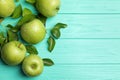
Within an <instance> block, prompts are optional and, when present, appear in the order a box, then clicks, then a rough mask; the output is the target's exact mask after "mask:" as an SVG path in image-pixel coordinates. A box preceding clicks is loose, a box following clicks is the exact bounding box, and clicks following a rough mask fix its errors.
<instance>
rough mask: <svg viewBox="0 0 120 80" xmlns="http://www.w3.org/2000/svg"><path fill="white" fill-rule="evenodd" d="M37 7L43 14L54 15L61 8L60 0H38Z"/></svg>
mask: <svg viewBox="0 0 120 80" xmlns="http://www.w3.org/2000/svg"><path fill="white" fill-rule="evenodd" d="M36 8H37V10H38V11H39V12H40V13H41V14H42V15H44V16H46V17H52V16H55V15H56V14H57V13H58V11H59V9H60V0H36Z"/></svg>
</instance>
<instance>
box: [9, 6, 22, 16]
mask: <svg viewBox="0 0 120 80" xmlns="http://www.w3.org/2000/svg"><path fill="white" fill-rule="evenodd" d="M21 15H22V6H21V5H18V6H17V7H16V8H15V10H14V12H13V14H12V16H11V17H12V18H18V17H20V16H21Z"/></svg>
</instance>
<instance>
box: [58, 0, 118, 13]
mask: <svg viewBox="0 0 120 80" xmlns="http://www.w3.org/2000/svg"><path fill="white" fill-rule="evenodd" d="M61 2H62V3H61V10H60V12H59V13H62V14H63V13H120V1H119V0H74V1H73V0H61Z"/></svg>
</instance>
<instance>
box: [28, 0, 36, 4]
mask: <svg viewBox="0 0 120 80" xmlns="http://www.w3.org/2000/svg"><path fill="white" fill-rule="evenodd" d="M26 2H27V3H30V4H34V3H35V2H36V0H26Z"/></svg>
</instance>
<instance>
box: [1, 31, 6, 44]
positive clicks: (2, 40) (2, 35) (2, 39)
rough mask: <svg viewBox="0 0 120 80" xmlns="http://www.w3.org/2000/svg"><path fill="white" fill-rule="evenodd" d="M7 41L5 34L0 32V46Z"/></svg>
mask: <svg viewBox="0 0 120 80" xmlns="http://www.w3.org/2000/svg"><path fill="white" fill-rule="evenodd" d="M5 39H6V38H5V36H4V34H3V32H0V44H3V43H4V41H5Z"/></svg>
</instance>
